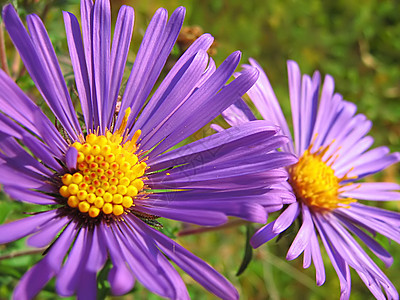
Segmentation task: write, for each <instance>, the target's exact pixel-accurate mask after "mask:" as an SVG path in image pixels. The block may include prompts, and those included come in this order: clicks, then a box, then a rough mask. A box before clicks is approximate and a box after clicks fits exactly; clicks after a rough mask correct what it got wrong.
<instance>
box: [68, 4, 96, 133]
mask: <svg viewBox="0 0 400 300" xmlns="http://www.w3.org/2000/svg"><path fill="white" fill-rule="evenodd" d="M84 2H85V1H82V5H83V3H84ZM63 16H64V24H65V32H66V34H67V42H68V49H69V55H70V57H71V63H72V67H73V70H74V75H75V82H76V88H77V90H78V95H79V100H80V102H81V108H82V113H83V117H84V119H85V125H86V128H93V119H92V114H93V108H92V101H91V97H92V96H91V85H90V82H89V74H88V69H87V65H88V64H87V63H86V59H85V52H84V48H83V43H82V36H81V30H80V27H79V23H78V20H77V19H76V17H75V16H74V15H73V14H71V13H69V12H65V11H64V12H63ZM82 18H84V16H83V15H82ZM83 26H84V24H82V30H85V28H84V27H83ZM86 46H87V45H86ZM86 51H90V50H87V49H86ZM90 63H91V61H90Z"/></svg>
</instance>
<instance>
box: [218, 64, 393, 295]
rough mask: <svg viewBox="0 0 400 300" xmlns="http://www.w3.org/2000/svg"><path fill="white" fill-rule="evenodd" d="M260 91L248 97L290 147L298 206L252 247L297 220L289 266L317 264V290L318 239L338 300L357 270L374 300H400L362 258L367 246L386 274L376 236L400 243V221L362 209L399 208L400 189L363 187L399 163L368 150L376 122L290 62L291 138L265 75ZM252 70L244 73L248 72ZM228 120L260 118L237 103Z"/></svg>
mask: <svg viewBox="0 0 400 300" xmlns="http://www.w3.org/2000/svg"><path fill="white" fill-rule="evenodd" d="M251 65H252V66H253V67H256V68H257V69H258V70H259V72H260V77H259V79H258V81H257V83H256V84H255V85H254V87H252V88H251V89H250V90H249V92H248V95H249V97H250V99H251V100H252V101H253V103H254V104H255V106H256V107H257V109H258V111H259V112H260V114H261V116H262V117H263V118H264V119H265V120H269V121H272V122H273V123H274V124H278V125H279V126H280V127H281V129H282V131H283V133H284V134H286V135H287V136H289V137H290V139H291V142H290V143H288V144H287V145H285V146H283V150H285V151H288V152H291V153H293V154H295V155H296V156H297V157H298V162H297V163H296V164H294V165H292V166H290V167H288V172H289V179H288V182H287V183H285V185H284V186H285V187H286V188H287V189H288V190H290V191H293V193H294V194H295V196H296V201H295V202H294V203H292V204H290V205H288V206H287V207H286V208H285V209H284V210H283V212H282V213H281V214H280V216H279V217H278V218H277V219H276V220H274V221H272V222H270V223H268V224H267V225H266V226H264V227H263V228H261V229H260V230H259V231H258V232H256V234H255V235H254V236H253V238H252V239H251V244H252V246H253V247H259V246H261V245H262V244H264V243H265V242H267V241H269V240H271V239H272V238H274V237H276V236H277V235H279V234H280V233H282V232H284V231H285V230H286V229H287V228H288V227H289V226H290V225H291V224H292V223H293V222H294V221H295V220H296V219H300V220H301V223H302V225H301V228H300V229H299V231H298V233H297V235H296V237H295V239H294V241H293V243H292V245H291V247H290V249H289V251H288V253H287V259H288V260H292V259H295V258H296V257H298V256H299V255H300V254H302V253H303V255H304V263H303V266H304V267H305V268H307V267H309V266H310V265H311V263H314V266H315V269H316V280H317V284H318V285H322V284H323V283H324V281H325V271H324V264H323V261H322V256H321V250H320V244H319V242H318V238H317V235H318V236H319V237H320V239H321V241H322V244H323V245H324V247H325V250H326V252H327V253H328V256H329V258H330V260H331V262H332V265H333V267H334V268H335V271H336V273H337V274H338V277H339V280H340V285H341V298H344V299H347V298H348V297H349V295H350V286H351V279H350V270H349V266H350V267H352V268H354V269H355V270H356V272H357V273H358V274H359V276H360V277H361V279H362V280H363V281H364V282H365V284H366V285H367V287H368V288H369V289H370V291H371V292H372V293H373V294H374V296H375V297H377V298H384V294H383V292H382V290H381V289H382V288H383V290H384V291H385V293H386V295H387V297H388V298H395V299H396V298H398V294H397V291H396V289H395V287H394V286H393V284H392V283H391V282H390V281H389V279H388V278H387V277H386V276H385V274H384V273H383V272H382V271H381V270H380V269H379V267H378V266H377V265H376V264H375V263H374V262H373V260H372V259H371V258H370V257H369V256H368V254H367V253H366V252H365V251H364V250H363V248H362V247H361V246H360V244H359V243H358V241H357V240H356V239H359V240H360V241H362V242H363V243H364V244H365V245H366V246H367V247H368V248H369V249H370V250H371V251H372V252H373V253H374V254H375V255H376V256H377V257H378V258H380V259H381V260H382V261H383V262H384V263H385V265H386V266H389V265H390V264H391V263H392V257H391V256H390V254H389V253H388V252H387V251H386V250H385V249H384V248H383V247H382V246H381V245H379V244H378V243H377V242H376V241H375V240H374V239H373V236H374V235H375V234H376V233H380V234H382V235H384V236H387V237H388V238H390V239H393V240H394V241H396V242H400V229H399V228H400V214H398V213H395V212H390V211H387V210H383V209H379V208H375V207H372V206H368V205H365V204H362V203H361V202H362V200H376V201H391V200H400V193H399V189H400V186H399V185H398V184H395V183H387V182H380V183H371V182H360V179H362V178H364V177H365V176H367V175H370V174H374V173H376V172H379V171H381V170H383V169H385V168H386V167H388V166H389V165H391V164H393V163H396V162H398V161H399V160H400V155H399V153H392V154H390V153H389V150H388V148H387V147H378V148H375V149H372V150H368V149H369V148H370V147H371V145H372V143H373V139H372V138H371V137H370V136H366V134H367V133H368V131H369V130H370V128H371V122H370V121H369V120H368V119H367V118H366V117H365V116H364V115H361V114H358V115H355V113H356V106H355V105H354V104H352V103H350V102H347V101H344V100H343V98H342V96H341V95H339V94H337V93H334V81H333V78H332V77H331V76H329V75H327V76H326V77H325V81H324V84H323V86H322V91H321V92H320V74H319V73H318V72H315V73H314V75H313V77H312V78H311V77H309V76H308V75H303V76H301V74H300V70H299V67H298V65H297V64H296V63H295V62H293V61H289V62H288V73H289V92H290V103H291V108H292V121H293V131H294V138H293V141H292V138H291V136H292V135H291V133H290V131H289V126H288V124H287V122H286V121H285V118H284V116H283V113H282V110H281V108H280V106H279V103H278V100H277V98H276V96H275V94H274V92H273V90H272V87H271V85H270V83H269V81H268V78H267V76H266V75H265V73H264V72H263V70H262V69H261V67H260V66H259V65H258V64H257V62H255V61H254V60H251ZM249 68H250V66H245V69H247V70H248V69H249ZM223 114H224V116H225V118H226V120H227V121H228V122H229V123H230V124H231V125H235V126H237V125H238V124H242V123H244V122H248V121H249V120H254V119H255V117H254V115H253V114H252V113H251V111H250V110H249V108H248V107H246V106H243V102H237V103H236V104H235V105H234V106H232V107H230V108H229V109H227V110H226V111H225V112H224V113H223Z"/></svg>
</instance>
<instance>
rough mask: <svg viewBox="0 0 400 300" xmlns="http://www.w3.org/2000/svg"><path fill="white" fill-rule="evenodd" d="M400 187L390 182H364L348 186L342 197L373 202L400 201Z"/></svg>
mask: <svg viewBox="0 0 400 300" xmlns="http://www.w3.org/2000/svg"><path fill="white" fill-rule="evenodd" d="M399 190H400V185H398V184H397V183H390V182H362V183H354V184H352V185H349V186H346V187H345V188H344V191H341V192H340V195H341V196H344V197H349V198H354V199H362V200H373V201H395V200H400V192H398V191H399Z"/></svg>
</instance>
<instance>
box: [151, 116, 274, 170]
mask: <svg viewBox="0 0 400 300" xmlns="http://www.w3.org/2000/svg"><path fill="white" fill-rule="evenodd" d="M277 130H278V129H277V128H276V127H275V126H270V125H269V123H267V122H265V121H254V122H248V123H246V124H243V125H241V126H236V127H231V128H228V129H226V130H224V131H222V132H219V133H216V134H213V135H211V136H208V137H205V138H203V139H201V140H198V141H195V142H193V143H190V144H188V145H185V146H182V147H180V148H178V149H174V150H172V151H169V152H167V153H165V154H163V155H160V156H158V157H156V158H154V159H152V160H150V161H149V165H150V166H151V169H152V170H161V169H165V168H168V167H171V166H177V165H182V164H187V163H188V162H192V161H194V160H198V157H201V164H203V163H204V162H208V161H212V160H214V159H215V158H217V157H219V156H224V155H226V154H228V153H231V152H234V151H235V149H238V148H239V147H241V146H244V145H254V144H255V143H256V142H259V141H266V142H268V141H269V139H270V138H271V137H272V136H274V135H275V134H276V132H277Z"/></svg>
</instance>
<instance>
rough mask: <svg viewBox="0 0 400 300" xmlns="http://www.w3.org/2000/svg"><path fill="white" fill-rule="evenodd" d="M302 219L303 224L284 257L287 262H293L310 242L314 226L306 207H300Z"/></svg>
mask: <svg viewBox="0 0 400 300" xmlns="http://www.w3.org/2000/svg"><path fill="white" fill-rule="evenodd" d="M302 217H303V224H302V225H301V227H300V230H299V232H298V233H297V235H296V237H295V239H294V241H293V243H292V245H291V246H290V248H289V251H288V253H287V255H286V259H287V260H293V259H295V258H297V257H298V256H299V255H300V254H301V253H302V252H303V251H304V249H305V247H306V246H307V245H308V243H309V242H310V236H311V234H312V232H313V231H314V225H313V221H312V218H311V212H310V211H309V209H308V207H307V206H306V205H302Z"/></svg>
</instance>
